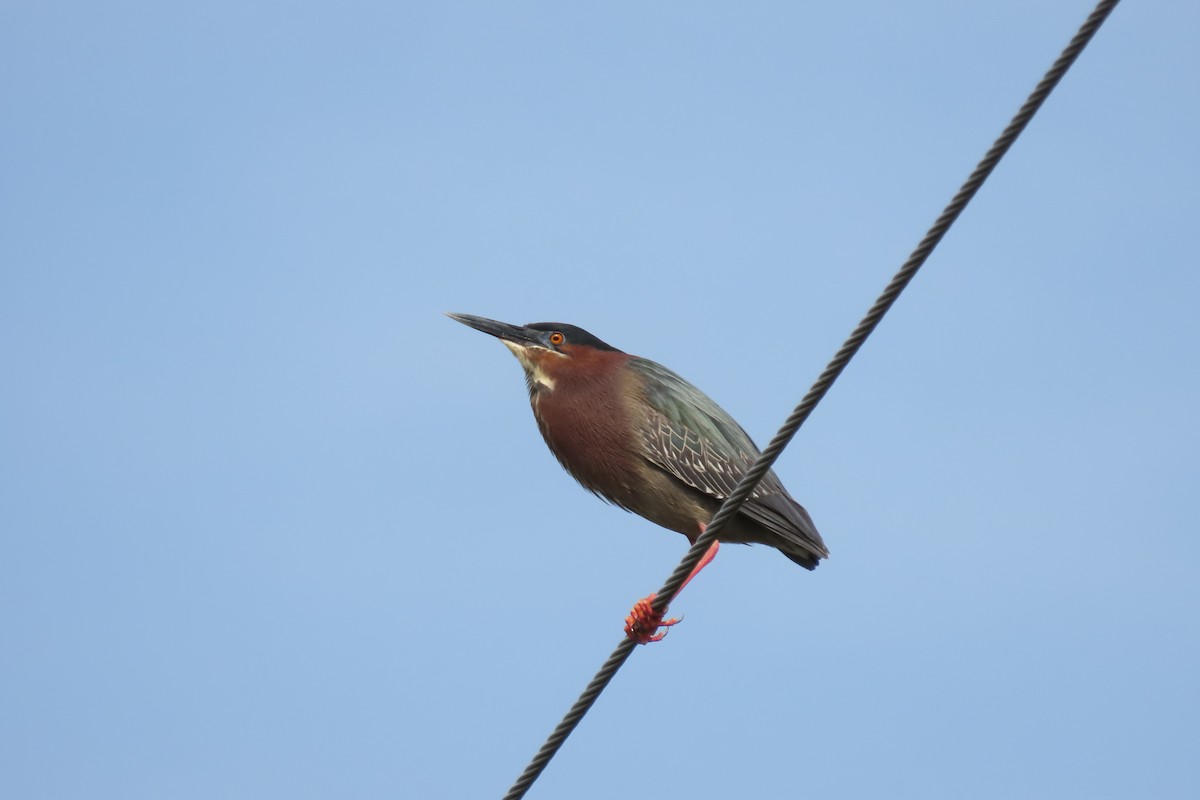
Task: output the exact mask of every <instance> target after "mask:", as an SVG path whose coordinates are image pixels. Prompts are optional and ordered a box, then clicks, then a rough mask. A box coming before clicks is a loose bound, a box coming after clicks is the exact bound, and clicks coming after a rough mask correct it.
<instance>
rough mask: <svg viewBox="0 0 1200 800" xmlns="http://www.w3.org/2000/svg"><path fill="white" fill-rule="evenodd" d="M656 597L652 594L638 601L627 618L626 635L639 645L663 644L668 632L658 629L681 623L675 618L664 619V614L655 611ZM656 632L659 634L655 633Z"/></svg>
mask: <svg viewBox="0 0 1200 800" xmlns="http://www.w3.org/2000/svg"><path fill="white" fill-rule="evenodd" d="M654 597H655V596H654V595H653V594H651V595H647V596H646V597H643V598H642V599H641V600H638V601H637V602H636V603H634V604H633V610H632V611H630V612H629V616H628V617H626V618H625V635H626V636H628V637H629V638H630V640H631V641H633V642H636V643H637V644H649V643H650V642H661V641H662V640H663V637H664V636H666V635H667V632H666V631H665V630H661V631H659V630H658V629H659V628H669V627H671V626H672V625H678V624H679V622H680V620H678V619H676V618H675V617H672V618H671V619H663V613H664V612H662V611H658V612H656V611H655V610H654ZM655 631H658V632H657V633H655Z"/></svg>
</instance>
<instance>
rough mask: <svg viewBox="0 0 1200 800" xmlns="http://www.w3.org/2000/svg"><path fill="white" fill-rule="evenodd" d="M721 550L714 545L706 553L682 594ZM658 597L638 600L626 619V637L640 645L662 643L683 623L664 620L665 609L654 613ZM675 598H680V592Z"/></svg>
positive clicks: (683, 584) (649, 596) (681, 588)
mask: <svg viewBox="0 0 1200 800" xmlns="http://www.w3.org/2000/svg"><path fill="white" fill-rule="evenodd" d="M700 532H701V533H703V532H704V526H703V525H701V526H700ZM720 549H721V543H720V542H713V543H712V546H711V547H709V548H708V552H706V553H705V554H704V556H703V557H702V558H701V559H700V562H699V563H698V564H696V566H695V568H694V569H693V570H692V572H691V574H689V575H688V576H687V578H685V579H684V581H683V583H682V584H680V586H679V591H680V592H682V591H683V587H684V586H687V585H688V582H689V581H691V579H692V578H694V577H696V576H697V575H698V574H699V573H700V570H702V569H704V568H705V567H707V566H708V564H709V562H710V561H712V560H713V559H714V558H716V555H717V551H718V550H720ZM656 595H657V592H656V593H654V594H650V595H647V596H646V597H643V598H642V599H641V600H638V601H637V602H636V603H634V604H633V610H632V611H630V612H629V616H627V617H626V618H625V635H626V636H628V637H629V638H630V639H632V640H633V641H635V642H637V643H638V644H649V643H650V642H661V641H662V640H663V637H665V636H666V635H667V631H666V629H667V628H670V627H671V626H672V625H678V624H679V623H680V621H681V620H680V619H676V618H675V617H672V618H671V619H663V615H664V614H665V613H666V611H665V609H664V610H663V611H659V612H655V611H654V598H655V596H656ZM675 596H676V597H678V596H679V594H678V592H677V593H676V595H675ZM659 628H662V629H663V630H659ZM656 631H657V633H656Z"/></svg>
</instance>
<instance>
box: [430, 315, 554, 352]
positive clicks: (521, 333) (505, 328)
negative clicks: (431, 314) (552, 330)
mask: <svg viewBox="0 0 1200 800" xmlns="http://www.w3.org/2000/svg"><path fill="white" fill-rule="evenodd" d="M446 316H447V317H449V318H450V319H452V320H454V321H455V322H461V323H462V324H463V325H466V326H467V327H468V328H474V329H475V330H477V331H482V332H483V333H486V334H488V335H490V336H495V337H496V338H497V339H504V340H506V341H509V342H513V343H514V344H520V345H524V346H528V345H530V344H534V343H536V341H537V331H533V330H530V329H529V328H523V327H521V326H520V325H510V324H508V323H507V322H500V321H499V320H495V319H488V318H487V317H477V316H475V315H474V314H452V313H450V312H449V311H447V312H446Z"/></svg>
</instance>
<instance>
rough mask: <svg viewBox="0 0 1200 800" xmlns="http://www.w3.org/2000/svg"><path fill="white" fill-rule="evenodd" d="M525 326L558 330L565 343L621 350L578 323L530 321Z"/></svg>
mask: <svg viewBox="0 0 1200 800" xmlns="http://www.w3.org/2000/svg"><path fill="white" fill-rule="evenodd" d="M525 327H526V328H532V329H533V330H535V331H545V332H546V333H551V332H553V331H558V332H559V333H561V334H562V335H563V337H564V338H565V339H566V341H567V344H573V345H580V346H583V347H591V348H594V349H596V350H607V351H609V352H612V353H620V352H623V351H621V350H618V349H617V348H615V347H613V346H612V345H611V344H609V343H608V342H605V341H603V340H601V339H599V338H597V337H596V336H593V335H592V334H590V333H588V332H587V331H585V330H584V329H583V328H581V327H579V326H578V325H571V324H569V323H566V322H531V323H529V324H528V325H526V326H525Z"/></svg>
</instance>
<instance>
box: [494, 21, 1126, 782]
mask: <svg viewBox="0 0 1200 800" xmlns="http://www.w3.org/2000/svg"><path fill="white" fill-rule="evenodd" d="M1118 2H1119V0H1101V1H1100V2H1099V3H1098V4H1097V5H1096V8H1095V9H1094V10H1093V11H1092V13H1091V14H1090V15H1089V16H1088V18H1087V20H1085V21H1084V23H1083V25H1082V26H1080V28H1079V32H1078V33H1076V34H1075V36H1074V38H1072V39H1071V41H1070V43H1069V44H1068V45H1067V46H1066V48H1065V49H1064V50H1063V52H1062V54H1061V55H1060V56H1059V57H1058V59H1057V60H1056V61H1055V62H1054V64H1053V65H1052V66H1051V67H1050V69H1049V70H1048V71H1047V72H1046V74H1045V76H1044V77H1043V78H1042V79H1041V81H1039V82H1038V85H1037V86H1036V87H1035V88H1034V90H1033V92H1032V93H1031V94H1030V95H1029V99H1027V100H1026V101H1025V103H1024V105H1022V106H1021V108H1020V110H1019V111H1017V113H1016V116H1014V117H1013V118H1012V121H1011V122H1009V123H1008V126H1007V127H1006V128H1005V129H1004V131H1003V132H1002V133H1001V134H1000V136H999V138H997V139H996V141H995V143H994V144H992V146H991V148H990V149H989V150H988V151H987V153H986V154H985V155H984V156H983V158H982V159H981V160H980V162H979V164H978V166H976V167H975V169H974V171H973V172H972V173H971V174H970V176H969V177H968V178H967V180H966V181H965V182H964V183H963V185H962V187H961V188H960V189H959V190H958V192H957V193H956V194H955V195H954V198H953V199H952V200H951V201H950V203H949V204H948V205H947V206H946V208H945V209H944V210H943V211H942V213H941V215H939V216H938V218H937V220H936V221H935V222H934V223H933V225H932V227H930V229H929V231H928V232H927V233H926V234H925V237H924V238H923V239H921V241H920V243H919V244H918V245H917V247H916V249H914V250H913V252H912V254H911V255H910V256H909V257H908V260H907V261H905V262H904V264H903V265H902V266H901V267H900V269H899V271H898V272H897V273H896V274H895V276H894V277H893V278H892V280H891V281H890V282H889V283H888V285H887V287H886V288H885V289H884V290H883V293H882V294H880V295H879V298H878V299H877V300H876V301H875V304H874V305H872V306H871V309H870V310H869V311H868V312H867V314H866V316H865V317H863V319H862V321H861V322H860V323H858V327H856V328H855V329H854V332H853V333H851V334H850V337H849V338H848V339H846V341H845V343H844V344H842V346H841V348H840V349H839V350H838V351H837V353H836V354H835V355H834V357H833V359H832V360H831V361H830V362H829V364H828V366H826V367H825V370H824V371H823V372H822V373H821V375H820V377H818V378H817V380H816V382H815V383H814V384H813V386H812V388H811V389H809V390H808V393H807V394H806V395H804V398H803V399H802V400H801V401H800V404H799V405H797V406H796V408H795V410H793V411H792V413H791V414H790V415H789V416H788V418H787V420H786V421H785V422H784V424H783V427H781V428H780V429H779V433H777V434H775V438H773V439H772V440H771V442H770V444H768V445H767V447H766V449H764V450H763V451H762V455H760V456H759V458H758V461H756V462H755V463H754V466H752V467H751V468H750V469H749V471H748V472H746V474H745V475H744V476H742V480H741V482H739V483H738V485H737V488H736V489H734V490H733V492H732V493H731V494H730V495H729V497H727V498H726V499H725V502H724V503H723V504H722V505H721V508H720V509H719V510H718V511H717V513H716V514H715V515H714V516H713V518H712V521H711V522H709V525H708V528H707V530H705V532H704V533H703V534H701V535H700V536H699V537H698V538H697V539H696V542H695V544H693V545H692V546H691V548H689V549H688V552H687V554H686V555H685V556H684V557H683V560H682V561H681V562H679V566H678V567H676V568H675V571H674V572H673V573H671V577H670V578H668V579H667V582H666V583H664V584H663V587H662V588H661V589H660V590H659V591H658V596H657V597H656V599H655V601H654V609H655V610H656V611H666V608H667V606H668V605H670V603H671V601H672V600H674V599H675V595H676V594H678V593H679V589H680V587H681V586H682V585H683V581H684V580H685V579H686V578H687V576H688V575H690V574H691V572H692V570H693V569H694V568H695V566H696V565H697V564H698V563H700V559H701V558H702V557H703V556H704V553H705V552H706V551H707V550H708V548H709V546H710V545H711V544H712V542H713V541H714V540H716V539H717V538H718V537H719V535H720V533H721V531H722V530H723V529H724V528H725V526H726V525H727V524H728V523H729V521H730V520H731V519H733V517H734V516H735V515H736V514H737V513H738V511H739V510H740V509H741V507H742V505H743V504H744V503H745V502H746V498H748V497H749V496H750V493H751V492H752V491H753V490H754V487H755V486H756V485H758V482H759V481H760V480H762V477H763V476H764V475H766V474H767V471H768V470H770V469H771V465H772V464H774V463H775V459H777V458H778V457H779V454H780V453H782V452H783V448H785V447H786V446H787V445H788V442H790V441H791V440H792V437H793V436H795V435H796V431H798V430H799V429H800V426H801V425H803V424H804V421H805V420H806V419H808V416H809V414H811V413H812V410H813V409H814V408H816V405H817V403H819V402H820V401H821V399H822V398H823V397H824V396H825V394H826V393H827V392H828V391H829V389H830V387H831V386H833V382H834V381H835V380H837V378H838V376H839V375H841V373H842V370H843V369H845V368H846V365H847V364H848V363H849V362H850V359H851V358H853V357H854V354H855V353H857V352H858V349H859V348H860V347H862V344H863V342H865V341H866V339H867V337H868V336H870V335H871V332H872V331H873V330H875V327H876V326H877V325H878V324H879V321H880V320H881V319H883V315H884V314H886V313H887V311H888V309H889V308H891V307H892V304H893V303H894V302H895V301H896V298H897V297H899V296H900V292H902V291H903V290H904V287H905V286H907V285H908V283H909V281H911V280H912V278H913V276H914V275H916V273H917V270H918V269H920V268H921V265H922V264H924V263H925V260H926V259H927V258H929V254H930V253H932V252H933V248H934V247H936V246H937V244H938V242H940V241H941V240H942V237H943V236H945V235H946V231H948V230H949V229H950V226H951V225H953V224H954V221H955V220H956V219H958V216H959V214H961V213H962V211H963V209H964V208H966V206H967V203H969V202H970V201H971V198H972V197H974V196H975V193H976V192H977V191H979V187H980V186H982V185H983V182H984V181H985V180H987V177H988V176H989V175H990V174H991V172H992V170H993V169H995V167H996V164H998V163H999V162H1000V159H1001V158H1003V157H1004V154H1005V153H1006V152H1008V149H1009V147H1011V146H1012V144H1013V142H1014V141H1016V139H1017V137H1018V136H1019V135H1020V134H1021V132H1022V131H1023V130H1024V129H1025V126H1026V125H1028V124H1029V121H1030V120H1031V119H1032V118H1033V115H1034V114H1035V113H1037V110H1038V109H1039V108H1040V107H1041V105H1042V103H1043V102H1044V101H1045V100H1046V97H1047V96H1049V94H1050V92H1051V91H1052V90H1053V89H1054V87H1055V86H1056V85H1057V84H1058V82H1059V80H1061V79H1062V77H1063V75H1065V74H1066V72H1067V70H1068V69H1070V67H1071V65H1072V64H1073V63H1074V62H1075V59H1076V58H1077V57H1078V56H1079V54H1080V53H1081V52H1082V51H1083V48H1084V47H1085V46H1087V44H1088V42H1089V41H1091V39H1092V37H1093V36H1094V35H1095V33H1096V31H1097V30H1098V29H1099V28H1100V26H1101V25H1102V24H1103V23H1104V20H1105V19H1107V18H1108V15H1109V14H1110V13H1111V12H1112V10H1113V9H1114V8H1115V7H1116V5H1117V3H1118ZM634 647H635V645H634V643H633V642H632V641H630V640H629V639H623V640H622V641H621V643H620V644H619V645H617V648H616V649H615V650H614V651H613V653H612V655H611V656H609V658H608V660H607V661H606V662H604V665H603V666H602V667H601V668H600V670H599V671H598V672H597V673H596V676H595V677H594V678H592V680H591V682H590V683H589V684H588V685H587V688H586V689H584V691H583V694H581V695H580V696H579V699H578V700H576V701H575V704H574V705H572V706H571V709H570V710H569V711H568V712H567V714H566V715H565V716H564V717H563V719H562V722H560V723H559V724H558V726H557V727H556V728H555V729H554V732H553V733H551V734H550V736H549V737H548V738H547V739H546V743H545V744H543V745H542V747H541V749H539V750H538V752H537V755H535V756H534V757H533V760H531V761H530V762H529V766H527V767H526V768H525V771H524V772H522V773H521V776H520V777H519V778H518V779H517V780H516V782H515V783H514V784H513V785H512V788H510V789H509V790H508V793H507V794H506V795H504V800H519V798H521V797H524V796H525V792H527V791H528V790H529V787H530V786H532V785H533V782H534V781H535V780H537V778H538V776H539V775H541V773H542V770H543V769H545V768H546V765H547V764H548V763H549V762H550V759H551V758H553V757H554V754H555V753H556V752H558V749H559V748H560V747H561V746H562V744H563V742H565V741H566V739H567V737H568V736H570V735H571V732H572V731H573V730H574V729H575V726H576V725H578V724H579V721H580V720H581V719H582V718H583V715H584V714H586V713H587V712H588V709H590V708H591V707H592V704H593V703H595V701H596V698H597V697H599V695H600V692H602V691H603V690H604V688H605V687H606V686H607V685H608V683H609V681H611V680H612V678H613V676H614V675H616V673H617V670H618V669H620V668H621V665H622V664H624V663H625V661H626V659H628V658H629V656H630V654H631V653H632V652H633V648H634Z"/></svg>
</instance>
